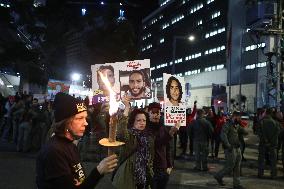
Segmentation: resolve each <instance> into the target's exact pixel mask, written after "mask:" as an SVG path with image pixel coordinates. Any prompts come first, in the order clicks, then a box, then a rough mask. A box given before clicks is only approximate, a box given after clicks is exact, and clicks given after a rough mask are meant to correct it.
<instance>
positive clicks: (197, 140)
mask: <svg viewBox="0 0 284 189" xmlns="http://www.w3.org/2000/svg"><path fill="white" fill-rule="evenodd" d="M189 132H190V133H191V135H192V136H193V145H194V147H193V148H194V154H195V161H196V165H195V169H196V170H199V171H200V170H202V171H208V166H207V156H208V154H209V148H208V145H209V139H210V138H211V136H212V134H213V127H212V125H211V123H210V122H209V121H207V120H206V119H205V112H204V110H202V109H199V110H197V119H196V120H194V121H193V122H192V125H191V127H190V128H189Z"/></svg>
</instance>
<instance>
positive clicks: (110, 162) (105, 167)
mask: <svg viewBox="0 0 284 189" xmlns="http://www.w3.org/2000/svg"><path fill="white" fill-rule="evenodd" d="M117 162H118V160H117V155H115V154H114V155H111V156H109V157H106V158H104V159H103V160H102V161H101V162H100V163H99V165H98V166H97V169H98V171H99V173H100V174H101V175H103V174H106V173H110V172H113V171H114V169H115V167H116V166H117Z"/></svg>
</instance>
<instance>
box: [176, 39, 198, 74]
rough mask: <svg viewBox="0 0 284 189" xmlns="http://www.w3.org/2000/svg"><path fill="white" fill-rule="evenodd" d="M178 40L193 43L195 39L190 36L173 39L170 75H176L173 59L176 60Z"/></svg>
mask: <svg viewBox="0 0 284 189" xmlns="http://www.w3.org/2000/svg"><path fill="white" fill-rule="evenodd" d="M178 39H187V40H189V41H194V40H195V37H194V36H193V35H190V36H177V35H175V36H174V37H173V59H172V64H173V65H172V75H174V74H175V73H176V68H175V67H176V66H175V58H176V43H177V40H178Z"/></svg>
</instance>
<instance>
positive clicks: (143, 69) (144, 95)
mask: <svg viewBox="0 0 284 189" xmlns="http://www.w3.org/2000/svg"><path fill="white" fill-rule="evenodd" d="M150 73H151V71H150V60H149V59H146V60H134V61H126V62H124V63H123V64H120V71H119V81H120V91H121V96H124V95H127V96H130V97H131V98H132V99H133V100H139V99H149V98H151V96H152V94H151V74H150Z"/></svg>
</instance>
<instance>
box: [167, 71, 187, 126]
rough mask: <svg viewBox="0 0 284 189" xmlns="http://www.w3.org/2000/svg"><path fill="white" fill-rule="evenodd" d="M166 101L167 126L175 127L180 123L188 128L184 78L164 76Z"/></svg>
mask: <svg viewBox="0 0 284 189" xmlns="http://www.w3.org/2000/svg"><path fill="white" fill-rule="evenodd" d="M163 86H164V87H163V89H164V101H165V114H164V116H165V117H164V120H165V125H167V126H174V125H175V123H177V122H180V125H181V126H186V106H185V82H184V78H183V77H179V76H174V75H170V74H165V73H164V74H163Z"/></svg>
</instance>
